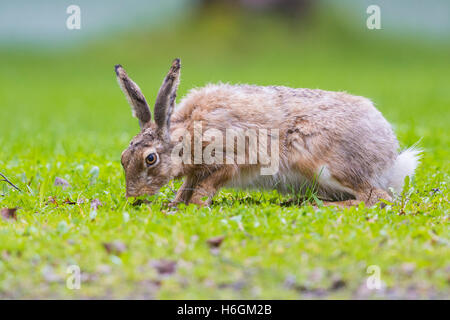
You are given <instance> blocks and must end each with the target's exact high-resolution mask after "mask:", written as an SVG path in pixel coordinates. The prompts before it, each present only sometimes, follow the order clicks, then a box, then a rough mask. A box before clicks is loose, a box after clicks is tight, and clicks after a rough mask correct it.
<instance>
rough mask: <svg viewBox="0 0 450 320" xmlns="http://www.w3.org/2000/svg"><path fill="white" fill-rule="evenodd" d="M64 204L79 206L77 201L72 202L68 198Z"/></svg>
mask: <svg viewBox="0 0 450 320" xmlns="http://www.w3.org/2000/svg"><path fill="white" fill-rule="evenodd" d="M64 204H77V203H76V202H75V201H72V200H70V199H69V198H66V200H64Z"/></svg>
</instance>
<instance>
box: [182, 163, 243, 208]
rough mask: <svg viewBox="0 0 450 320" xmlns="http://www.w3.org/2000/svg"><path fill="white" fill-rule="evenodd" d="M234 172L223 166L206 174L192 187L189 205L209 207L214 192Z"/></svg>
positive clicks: (230, 167) (230, 168)
mask: <svg viewBox="0 0 450 320" xmlns="http://www.w3.org/2000/svg"><path fill="white" fill-rule="evenodd" d="M235 172H236V171H235V168H234V167H232V166H225V167H223V168H219V169H217V170H216V171H213V172H211V173H208V174H207V175H206V176H204V177H203V178H202V179H200V180H199V181H198V183H197V184H196V185H195V186H194V190H193V193H192V197H191V199H190V200H189V203H195V204H197V205H199V206H209V205H211V202H212V198H213V197H214V195H215V194H216V192H217V191H218V190H219V189H220V188H221V187H222V186H223V185H224V184H226V183H227V182H228V181H229V180H230V179H231V178H232V177H233V175H234V173H235ZM205 198H206V199H205Z"/></svg>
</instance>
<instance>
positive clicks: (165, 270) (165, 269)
mask: <svg viewBox="0 0 450 320" xmlns="http://www.w3.org/2000/svg"><path fill="white" fill-rule="evenodd" d="M150 265H151V266H152V267H153V268H155V269H156V270H157V271H158V273H159V274H162V275H168V274H172V273H174V272H175V270H176V268H177V262H176V261H173V260H167V259H161V260H154V261H151V262H150Z"/></svg>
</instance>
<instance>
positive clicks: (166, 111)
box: [154, 59, 181, 139]
mask: <svg viewBox="0 0 450 320" xmlns="http://www.w3.org/2000/svg"><path fill="white" fill-rule="evenodd" d="M180 69H181V63H180V59H175V60H174V61H173V62H172V66H171V67H170V70H169V73H168V74H167V76H166V77H165V78H164V81H163V83H162V85H161V88H160V89H159V92H158V96H157V97H156V101H155V109H154V111H155V122H156V125H157V127H158V132H159V134H160V135H161V137H162V138H164V139H167V138H169V129H170V117H171V115H172V112H173V109H174V108H175V98H176V97H177V88H178V84H179V82H180Z"/></svg>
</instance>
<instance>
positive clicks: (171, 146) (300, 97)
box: [115, 59, 420, 206]
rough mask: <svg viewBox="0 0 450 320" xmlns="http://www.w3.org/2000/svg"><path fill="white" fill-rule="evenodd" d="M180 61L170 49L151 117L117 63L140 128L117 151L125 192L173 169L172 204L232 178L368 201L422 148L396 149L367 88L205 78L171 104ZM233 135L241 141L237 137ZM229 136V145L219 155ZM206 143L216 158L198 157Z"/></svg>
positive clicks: (201, 200) (398, 177)
mask: <svg viewBox="0 0 450 320" xmlns="http://www.w3.org/2000/svg"><path fill="white" fill-rule="evenodd" d="M180 69H181V64H180V60H179V59H175V60H174V61H173V63H172V66H171V68H170V70H169V73H168V74H167V76H166V77H165V79H164V81H163V83H162V85H161V88H160V90H159V92H158V95H157V97H156V102H155V107H154V113H155V114H154V121H152V115H151V112H150V108H149V106H148V104H147V102H146V99H145V97H144V95H143V94H142V92H141V90H140V89H139V87H138V85H137V84H136V83H134V82H133V81H132V80H131V79H130V78H129V77H128V75H127V73H126V72H125V70H124V68H123V67H122V66H121V65H116V66H115V72H116V75H117V79H118V82H119V85H120V87H121V89H122V91H123V92H124V94H125V96H126V98H127V100H128V102H129V104H130V105H131V107H132V112H133V115H134V116H135V117H137V118H138V120H139V125H140V129H141V131H140V133H139V134H138V135H137V136H136V137H134V138H133V140H131V143H130V145H129V147H128V148H127V149H126V150H125V151H124V152H123V153H122V159H121V162H122V166H123V168H124V170H125V178H126V196H127V197H137V196H140V195H144V194H148V195H153V194H155V193H157V192H158V191H159V189H160V188H161V187H162V186H163V185H165V184H166V183H167V182H169V181H170V180H171V179H180V178H183V177H184V178H185V179H184V182H183V184H182V186H181V188H180V189H179V190H178V192H177V194H176V197H175V199H174V201H173V202H172V203H171V205H177V204H178V203H180V202H183V203H186V204H188V203H194V204H197V205H200V206H203V205H210V204H211V201H212V198H213V197H214V195H215V194H216V192H217V191H218V190H219V189H220V188H221V187H226V186H228V187H237V188H269V189H277V190H278V191H280V192H283V193H294V194H300V195H301V194H302V193H304V192H305V191H306V190H307V189H308V188H315V190H316V192H317V194H318V197H319V198H321V199H323V200H326V201H329V202H326V203H327V204H330V203H336V204H337V205H341V206H351V205H356V204H357V203H359V202H361V201H364V202H365V204H366V205H368V206H372V205H374V204H376V203H377V202H378V201H379V200H380V199H385V200H388V201H390V200H391V197H392V193H391V192H392V190H395V191H396V192H398V191H400V190H401V188H402V185H403V181H404V178H405V177H406V176H407V175H413V173H414V170H415V168H416V166H417V164H418V161H419V157H420V151H419V150H417V149H415V148H414V147H413V148H410V149H407V150H405V151H403V152H401V153H398V152H397V149H398V147H399V146H398V142H397V139H396V137H395V135H394V133H393V131H392V128H391V126H390V125H389V123H388V122H387V121H386V120H385V119H384V117H383V116H382V115H381V113H380V112H379V111H378V110H377V109H376V108H375V107H374V105H373V104H372V102H371V101H370V100H369V99H367V98H364V97H359V96H353V95H350V94H347V93H345V92H330V91H324V90H319V89H293V88H288V87H283V86H268V87H262V86H256V85H230V84H214V85H213V84H210V85H207V86H206V87H204V88H199V89H193V90H191V91H190V93H189V94H188V95H187V96H186V97H185V98H184V99H183V100H182V101H181V102H180V105H179V106H178V107H177V109H175V98H176V92H177V87H178V84H179V81H180ZM211 131H213V132H215V134H216V135H217V136H214V139H211V137H210V136H209V138H207V139H203V140H199V138H198V134H197V133H198V132H204V134H206V133H207V132H211ZM229 131H230V132H234V135H230V136H229V135H228V132H229ZM250 131H253V132H256V134H249V132H250ZM220 134H222V137H227V139H222V138H220V137H219V136H220ZM255 136H257V137H258V138H257V139H256V140H257V144H259V146H262V148H260V149H266V150H265V151H267V148H269V149H271V151H272V153H271V155H272V156H275V157H276V158H277V159H276V161H273V162H276V165H275V166H273V167H275V168H274V171H273V172H270V173H269V174H267V173H266V174H262V169H264V168H266V169H267V168H269V167H270V166H271V165H272V164H273V163H272V162H271V161H268V158H270V156H268V155H267V154H268V152H267V153H266V152H261V150H256V149H255V146H254V145H253V146H251V144H252V143H251V142H250V140H252V139H251V138H255ZM230 137H231V138H230ZM235 139H237V140H238V141H241V142H242V141H244V143H243V144H242V143H241V145H240V146H239V145H238V146H237V147H236V146H234V141H235ZM213 140H214V142H213ZM224 140H227V141H224ZM253 140H254V139H253ZM213 143H214V148H212V147H211V144H213ZM231 143H233V145H232V147H230V148H228V146H229V145H230V144H231ZM180 144H181V147H180ZM225 146H227V151H230V152H227V154H226V155H225V156H224V153H225V152H224V150H223V149H224V148H225ZM221 149H222V150H221ZM192 150H194V152H193V153H194V154H192ZM207 151H208V152H209V153H210V158H211V157H212V158H213V159H215V160H216V161H210V160H211V159H210V158H207V157H204V156H205V153H208V152H207ZM263 151H264V150H263ZM196 153H197V154H196ZM198 153H200V156H198ZM261 155H262V156H261ZM202 157H204V158H202ZM180 159H181V160H180ZM237 159H240V160H241V161H237ZM202 160H203V161H202ZM269 160H270V159H269ZM391 188H392V189H391Z"/></svg>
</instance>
